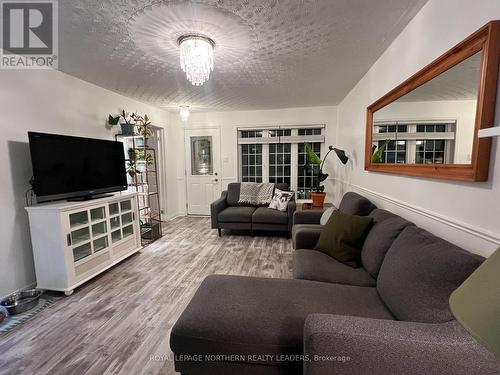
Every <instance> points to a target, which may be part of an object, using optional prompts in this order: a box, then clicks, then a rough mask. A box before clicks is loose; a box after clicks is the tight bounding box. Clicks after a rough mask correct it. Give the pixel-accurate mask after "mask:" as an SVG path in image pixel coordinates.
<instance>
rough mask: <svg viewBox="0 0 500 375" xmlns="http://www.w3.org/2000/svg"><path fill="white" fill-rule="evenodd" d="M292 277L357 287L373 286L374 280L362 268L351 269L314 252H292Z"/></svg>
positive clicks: (318, 252)
mask: <svg viewBox="0 0 500 375" xmlns="http://www.w3.org/2000/svg"><path fill="white" fill-rule="evenodd" d="M293 277H294V278H296V279H303V280H313V281H323V282H327V283H338V284H347V285H358V286H375V285H376V280H375V279H374V278H373V277H371V276H370V274H369V273H368V272H366V271H365V270H364V268H352V267H349V266H347V265H345V264H344V263H341V262H339V261H338V260H335V259H333V258H332V257H330V256H328V255H326V254H323V253H322V252H320V251H316V250H309V249H307V250H295V251H294V252H293Z"/></svg>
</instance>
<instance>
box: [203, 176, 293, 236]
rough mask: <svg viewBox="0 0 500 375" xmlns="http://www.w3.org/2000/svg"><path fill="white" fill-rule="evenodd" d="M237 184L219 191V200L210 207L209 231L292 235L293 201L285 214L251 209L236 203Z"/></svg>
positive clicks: (262, 207) (255, 208)
mask: <svg viewBox="0 0 500 375" xmlns="http://www.w3.org/2000/svg"><path fill="white" fill-rule="evenodd" d="M240 186H241V184H240V183H237V182H233V183H230V184H229V185H228V187H227V190H225V191H223V192H222V195H221V197H220V198H219V199H217V200H216V201H215V202H213V203H212V204H211V205H210V216H211V219H212V228H213V229H217V230H218V231H219V236H221V234H222V229H235V230H249V231H252V234H253V232H254V231H273V232H286V233H287V234H288V233H290V232H291V230H292V225H293V214H294V212H295V207H296V206H295V198H292V200H291V201H290V202H289V203H288V208H287V211H286V212H282V211H278V210H273V209H271V208H268V207H267V206H250V205H248V204H242V203H238V200H239V198H240ZM275 188H277V189H280V190H283V191H289V190H290V188H289V186H288V185H286V184H276V185H275Z"/></svg>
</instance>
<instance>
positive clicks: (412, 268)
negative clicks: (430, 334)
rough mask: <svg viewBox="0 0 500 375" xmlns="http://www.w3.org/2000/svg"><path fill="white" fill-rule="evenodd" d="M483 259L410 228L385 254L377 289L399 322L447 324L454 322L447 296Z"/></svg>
mask: <svg viewBox="0 0 500 375" xmlns="http://www.w3.org/2000/svg"><path fill="white" fill-rule="evenodd" d="M483 260H484V258H482V257H480V256H478V255H474V254H471V253H469V252H467V251H465V250H462V249H461V248H459V247H457V246H455V245H453V244H451V243H449V242H447V241H445V240H443V239H441V238H438V237H436V236H434V235H432V234H430V233H429V232H427V231H425V230H424V229H421V228H418V227H415V226H409V227H406V228H405V229H404V230H403V232H402V233H401V234H400V235H399V237H398V238H397V239H396V240H395V241H394V243H393V244H392V246H391V247H390V249H389V251H388V252H387V254H386V256H385V259H384V262H383V263H382V267H381V268H380V273H379V275H378V281H377V290H378V292H379V294H380V296H381V298H382V299H383V301H384V303H385V304H386V306H387V307H388V308H389V309H390V310H391V311H392V313H393V314H394V316H395V317H396V318H397V319H398V320H405V321H412V322H424V323H442V322H446V321H449V320H452V319H453V315H452V314H451V311H450V309H449V304H448V299H449V297H450V294H451V293H452V292H453V291H454V290H455V289H456V288H458V287H459V286H460V284H462V282H464V280H465V279H466V278H467V277H469V275H470V274H471V273H472V272H473V271H474V270H475V269H476V268H477V267H478V266H479V265H480V264H481V263H482V261H483Z"/></svg>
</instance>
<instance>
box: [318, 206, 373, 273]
mask: <svg viewBox="0 0 500 375" xmlns="http://www.w3.org/2000/svg"><path fill="white" fill-rule="evenodd" d="M372 225H373V219H372V218H371V217H366V216H357V215H348V214H345V213H343V212H340V211H334V212H333V213H332V215H331V216H330V218H329V219H328V222H327V223H326V225H325V226H324V228H323V230H322V231H321V235H320V236H319V239H318V243H317V244H316V246H315V247H314V249H315V250H319V251H322V252H323V253H325V254H328V255H330V256H331V257H333V258H335V259H337V260H338V261H340V262H342V263H345V264H347V265H349V266H351V267H359V265H360V263H361V247H362V246H363V242H364V241H365V238H366V236H367V235H368V232H369V231H370V229H371V227H372Z"/></svg>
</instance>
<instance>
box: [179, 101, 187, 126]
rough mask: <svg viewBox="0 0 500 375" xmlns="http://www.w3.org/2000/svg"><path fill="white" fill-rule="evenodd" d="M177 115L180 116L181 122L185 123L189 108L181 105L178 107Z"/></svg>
mask: <svg viewBox="0 0 500 375" xmlns="http://www.w3.org/2000/svg"><path fill="white" fill-rule="evenodd" d="M179 115H180V116H181V120H182V121H184V122H185V121H187V120H188V118H189V106H188V105H181V106H180V107H179Z"/></svg>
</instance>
